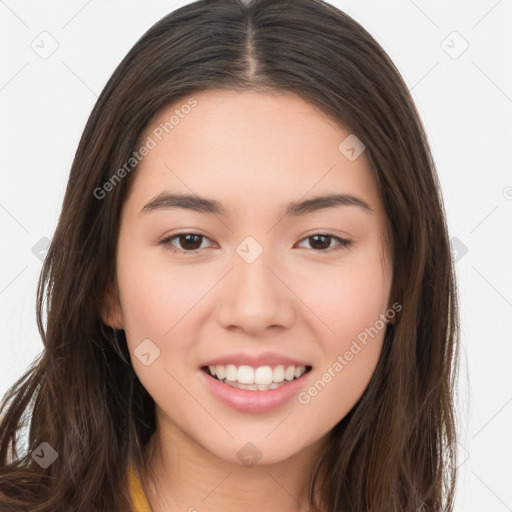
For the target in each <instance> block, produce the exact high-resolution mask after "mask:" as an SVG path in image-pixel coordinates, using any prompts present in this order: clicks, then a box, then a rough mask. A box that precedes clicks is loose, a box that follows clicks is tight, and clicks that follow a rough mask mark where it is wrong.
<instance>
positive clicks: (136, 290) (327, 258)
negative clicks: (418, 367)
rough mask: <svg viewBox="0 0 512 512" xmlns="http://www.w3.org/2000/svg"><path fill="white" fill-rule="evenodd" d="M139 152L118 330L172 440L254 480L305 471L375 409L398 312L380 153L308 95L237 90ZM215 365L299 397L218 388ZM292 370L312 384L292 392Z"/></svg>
mask: <svg viewBox="0 0 512 512" xmlns="http://www.w3.org/2000/svg"><path fill="white" fill-rule="evenodd" d="M172 116H174V117H172ZM166 123H167V124H166ZM347 137H349V138H348V139H347ZM141 141H142V142H141V144H144V145H145V147H146V149H145V150H143V149H141V150H140V151H139V157H140V158H141V161H140V164H139V167H138V168H137V170H136V171H133V172H136V176H133V178H134V181H133V183H132V189H131V191H130V194H129V196H128V198H127V200H126V202H125V204H124V207H123V211H122V219H121V227H120V234H119V241H118V247H117V251H118V252H117V276H116V278H117V285H118V293H119V307H118V308H117V309H115V308H114V309H113V310H111V311H110V312H108V313H107V312H106V313H104V320H105V321H106V322H107V323H109V324H110V325H112V326H114V327H116V328H123V329H125V332H126V336H127V340H128V346H129V349H130V354H131V359H132V363H133V367H134V369H135V372H136V373H137V375H138V377H139V379H140V381H141V383H142V384H143V385H144V387H145V388H146V389H147V391H148V392H149V393H150V395H151V396H152V397H153V399H154V400H155V403H156V413H157V417H158V422H159V428H164V429H166V430H167V431H168V432H180V436H183V437H184V438H186V439H187V440H189V441H193V442H194V445H195V446H198V447H199V448H200V449H203V450H205V451H206V452H209V454H210V455H213V456H216V457H217V458H220V459H223V460H224V461H229V462H235V463H238V464H240V463H244V464H246V463H247V461H249V460H252V461H254V462H258V463H259V464H266V463H274V462H278V461H282V460H284V459H287V458H289V457H291V456H292V455H296V454H299V453H300V452H301V451H302V450H305V449H306V448H307V447H308V446H311V445H313V443H315V442H320V441H321V440H322V439H325V436H326V434H328V432H329V431H330V430H331V429H332V428H333V427H334V426H335V425H336V423H338V422H339V421H340V420H341V419H342V418H343V417H344V416H345V415H346V414H347V413H348V412H349V410H350V409H351V408H352V407H353V406H354V404H355V403H356V401H357V400H358V399H359V398H360V396H361V395H362V393H363V391H364V390H365V388H366V386H367V385H368V382H369V380H370V378H371V376H372V373H373V371H374V369H375V366H376V364H377V360H378V358H379V354H380V351H381V346H382V341H383V338H384V332H385V325H386V323H385V321H383V319H385V318H386V315H389V311H390V309H389V308H390V304H389V292H390V285H391V277H392V276H391V262H390V261H389V258H388V257H387V252H386V251H387V249H386V248H385V247H383V242H382V239H383V238H382V236H383V231H384V229H385V217H384V213H383V209H382V205H381V202H380V199H379V196H378V192H377V188H376V184H375V183H374V179H373V177H372V173H371V169H370V166H369V162H368V160H367V157H366V153H365V152H364V147H363V146H361V145H360V142H358V140H357V139H354V136H353V135H351V134H350V132H349V131H346V130H344V129H342V128H341V127H340V126H338V125H336V124H335V123H334V122H333V121H332V120H329V119H328V118H326V117H325V116H324V115H322V114H321V113H320V112H319V111H318V109H316V108H314V107H312V106H311V105H310V104H309V103H306V102H304V101H303V100H302V99H301V98H300V97H298V96H296V95H295V94H291V93H288V94H280V95H268V94H262V93H256V92H253V91H250V92H249V91H248V92H242V93H238V92H234V91H226V90H224V91H222V90H215V91H212V90H210V91H204V92H202V93H199V94H194V95H193V99H191V98H185V99H184V100H183V101H180V102H176V103H175V104H173V105H172V106H170V107H168V108H166V109H165V110H162V111H161V112H160V113H159V114H158V115H157V116H156V117H155V118H154V119H152V120H151V123H150V125H149V126H148V128H147V129H146V131H145V133H144V134H143V136H142V137H141ZM361 150H362V152H361ZM333 194H337V195H339V196H340V197H338V198H337V199H332V198H331V199H325V200H323V201H322V200H319V199H318V198H320V197H324V196H332V195H333ZM182 195H183V196H190V197H189V198H188V199H184V198H182V199H179V198H178V197H177V196H182ZM345 195H347V196H350V198H348V199H347V198H346V197H345V199H344V198H343V197H342V196H345ZM167 196H172V197H167ZM351 198H352V199H351ZM312 200H316V201H312ZM207 201H208V202H207ZM358 201H359V204H358ZM364 203H366V205H367V206H368V207H364V206H362V205H364ZM290 205H292V206H290ZM293 205H294V206H293ZM301 205H302V206H301ZM187 234H188V236H185V235H187ZM179 235H181V236H179ZM322 235H323V236H322ZM336 237H339V238H336ZM340 239H341V240H349V241H350V243H349V245H345V244H344V243H343V242H342V241H340ZM251 356H252V357H251ZM260 356H261V359H259V360H257V358H258V357H260ZM215 360H217V361H215ZM212 361H213V362H219V363H224V364H223V365H221V366H222V367H223V368H221V369H220V370H219V371H220V376H224V374H225V373H226V372H227V373H228V377H232V378H236V379H239V380H242V381H244V379H247V381H250V379H251V377H253V378H254V375H252V374H254V373H255V374H256V376H257V377H258V381H259V379H260V378H262V380H263V381H265V379H266V378H267V379H268V378H269V376H270V378H271V379H272V380H273V381H279V380H281V381H282V382H286V384H284V385H281V386H279V387H277V388H275V389H272V390H270V389H269V390H268V391H264V390H238V389H235V388H234V387H232V386H229V385H227V384H224V383H220V382H219V381H216V380H215V379H213V377H211V376H209V375H207V374H206V372H205V371H204V367H205V366H206V365H207V364H208V363H210V362H212ZM293 361H295V362H296V366H301V364H300V363H304V366H310V367H311V368H312V369H311V371H309V372H308V373H305V374H304V375H302V376H301V377H300V378H298V379H296V380H294V381H292V382H288V380H287V379H286V378H285V379H284V381H283V380H282V379H283V377H282V372H281V369H280V368H278V367H279V366H280V364H279V363H280V362H281V363H283V365H282V366H283V371H285V373H286V371H287V368H288V366H289V365H290V363H291V362H293ZM231 364H234V368H233V367H231V368H229V366H228V365H231ZM212 366H213V365H212ZM241 366H248V367H249V368H242V369H240V371H239V367H241ZM265 366H269V367H270V370H269V369H263V370H258V371H256V369H257V368H259V367H265ZM251 368H252V369H253V370H252V374H251ZM297 371H298V372H299V371H300V370H297ZM269 372H270V373H269ZM292 373H294V370H293V369H292V370H288V372H287V374H288V377H289V378H290V375H291V374H292ZM297 374H298V373H297ZM233 376H234V377H233ZM267 385H268V384H267ZM274 387H275V386H274ZM262 389H265V387H264V386H263V387H262ZM214 390H217V391H214ZM258 459H259V460H258Z"/></svg>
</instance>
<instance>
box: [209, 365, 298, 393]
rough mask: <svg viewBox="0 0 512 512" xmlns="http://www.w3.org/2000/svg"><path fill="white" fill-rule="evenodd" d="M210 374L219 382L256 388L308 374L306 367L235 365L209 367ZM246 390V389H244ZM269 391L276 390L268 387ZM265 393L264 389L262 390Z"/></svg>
mask: <svg viewBox="0 0 512 512" xmlns="http://www.w3.org/2000/svg"><path fill="white" fill-rule="evenodd" d="M208 368H209V370H210V373H211V374H212V375H214V376H216V377H217V379H218V380H226V381H230V382H238V383H239V384H241V385H246V386H251V385H254V386H256V389H258V386H260V385H261V386H272V385H273V384H279V383H281V382H283V381H284V380H285V379H286V380H287V381H292V380H293V379H298V378H299V377H301V376H302V375H304V373H306V367H305V366H288V367H285V366H283V365H282V364H280V365H277V366H275V367H271V366H259V367H258V368H253V367H252V366H247V365H241V366H235V365H234V364H228V365H226V366H224V365H220V364H218V365H215V366H208ZM242 389H245V388H242ZM268 389H274V388H273V387H268ZM260 390H261V391H263V390H264V389H260Z"/></svg>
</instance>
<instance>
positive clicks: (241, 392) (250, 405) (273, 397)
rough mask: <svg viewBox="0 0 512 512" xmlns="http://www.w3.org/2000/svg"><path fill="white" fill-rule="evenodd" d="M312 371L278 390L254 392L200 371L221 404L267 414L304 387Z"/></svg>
mask: <svg viewBox="0 0 512 512" xmlns="http://www.w3.org/2000/svg"><path fill="white" fill-rule="evenodd" d="M311 371H312V370H310V371H309V372H307V373H305V374H304V375H301V376H300V378H298V379H294V380H292V381H289V382H287V383H286V384H283V385H282V386H279V387H278V388H275V389H269V390H268V391H253V390H250V389H238V388H234V387H233V386H229V385H228V384H224V383H223V382H221V381H220V380H217V379H215V378H214V377H212V376H210V375H209V374H208V373H206V372H205V371H204V370H201V369H200V370H199V372H200V373H201V374H202V379H203V381H204V383H205V384H206V386H208V388H209V389H210V390H211V392H212V393H213V394H214V395H215V396H216V397H217V398H218V399H219V400H220V401H221V402H223V403H225V404H227V405H229V406H230V407H232V408H233V409H236V410H237V411H241V412H266V411H270V410H272V409H276V408H277V407H279V406H281V405H283V404H285V403H286V402H288V400H290V399H291V398H292V397H293V396H294V395H297V394H298V393H299V392H300V390H301V389H302V388H303V387H304V385H305V383H306V380H307V379H308V377H309V375H310V374H311Z"/></svg>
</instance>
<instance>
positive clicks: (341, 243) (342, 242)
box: [158, 232, 352, 254]
mask: <svg viewBox="0 0 512 512" xmlns="http://www.w3.org/2000/svg"><path fill="white" fill-rule="evenodd" d="M186 235H193V236H198V237H201V238H203V239H204V238H205V239H206V240H209V241H210V242H211V240H210V239H209V238H208V237H206V236H205V235H202V234H200V233H191V232H183V233H177V234H175V235H172V236H169V237H166V238H163V239H162V240H159V242H158V243H159V244H160V245H163V246H165V248H166V249H167V250H170V251H171V252H174V253H180V254H196V253H198V252H199V251H200V249H194V250H193V251H183V250H181V249H177V248H176V247H175V246H173V245H171V240H174V239H175V238H179V237H182V236H186ZM315 236H322V237H325V238H332V239H334V240H336V241H337V242H338V247H337V248H336V247H335V248H334V249H332V248H329V249H320V250H315V249H312V250H313V251H314V252H317V253H320V254H322V253H328V252H331V251H338V250H341V249H346V248H348V247H349V246H350V245H352V240H347V239H345V238H340V237H338V236H335V235H331V234H329V233H314V234H312V235H309V236H306V237H304V238H303V239H302V240H300V242H302V241H304V240H308V239H309V238H313V237H315Z"/></svg>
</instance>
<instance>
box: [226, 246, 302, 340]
mask: <svg viewBox="0 0 512 512" xmlns="http://www.w3.org/2000/svg"><path fill="white" fill-rule="evenodd" d="M281 268H282V267H280V266H279V265H277V266H276V268H273V266H269V264H268V261H267V258H266V255H265V252H263V254H262V255H260V256H259V257H258V258H257V259H256V261H253V262H252V263H247V262H246V261H244V260H243V259H242V258H240V257H239V256H238V255H235V258H234V267H233V269H232V270H231V272H229V273H228V275H227V276H226V277H225V280H224V284H223V286H222V288H221V294H220V295H221V297H220V303H219V305H218V308H217V318H218V321H219V323H220V324H221V325H222V327H224V328H225V329H231V330H233V329H240V330H243V331H245V332H246V333H247V334H251V335H254V336H255V335H258V334H261V333H263V332H264V331H266V330H267V329H269V328H271V327H272V328H274V329H275V328H277V327H280V328H289V327H290V326H291V325H292V324H293V322H294V319H295V310H294V303H293V298H294V294H293V292H292V291H291V290H290V288H289V287H288V286H287V284H288V283H287V278H288V279H289V276H288V275H281V274H283V273H285V272H283V271H282V270H281Z"/></svg>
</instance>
